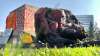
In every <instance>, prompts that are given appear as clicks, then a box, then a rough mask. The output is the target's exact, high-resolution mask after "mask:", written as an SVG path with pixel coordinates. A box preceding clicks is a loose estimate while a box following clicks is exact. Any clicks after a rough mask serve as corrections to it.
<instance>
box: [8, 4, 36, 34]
mask: <svg viewBox="0 0 100 56" xmlns="http://www.w3.org/2000/svg"><path fill="white" fill-rule="evenodd" d="M36 10H37V8H36V7H33V6H31V5H26V4H24V5H23V6H21V7H19V8H17V9H15V10H13V11H12V12H10V13H9V15H8V16H7V19H6V29H9V28H13V29H14V30H16V31H18V32H20V31H24V32H27V33H30V34H32V35H34V34H35V27H34V26H35V24H34V23H35V22H34V19H35V18H34V14H35V12H36Z"/></svg>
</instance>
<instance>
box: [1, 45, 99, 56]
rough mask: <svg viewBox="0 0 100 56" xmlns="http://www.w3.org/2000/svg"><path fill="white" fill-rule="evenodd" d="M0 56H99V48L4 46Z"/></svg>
mask: <svg viewBox="0 0 100 56" xmlns="http://www.w3.org/2000/svg"><path fill="white" fill-rule="evenodd" d="M0 56H100V47H96V46H95V47H76V48H70V47H65V48H40V49H37V48H34V49H33V48H26V49H24V48H20V47H17V48H15V47H12V46H10V45H8V46H6V47H5V48H4V49H1V50H0Z"/></svg>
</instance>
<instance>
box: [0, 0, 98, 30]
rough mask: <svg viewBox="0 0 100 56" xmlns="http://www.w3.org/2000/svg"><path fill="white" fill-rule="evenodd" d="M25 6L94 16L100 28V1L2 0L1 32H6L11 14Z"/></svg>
mask: <svg viewBox="0 0 100 56" xmlns="http://www.w3.org/2000/svg"><path fill="white" fill-rule="evenodd" d="M23 4H29V5H32V6H35V7H37V8H40V7H50V8H64V9H68V10H70V11H72V13H73V14H75V15H93V16H94V20H95V22H97V24H98V27H99V28H100V16H99V15H100V0H0V31H4V30H5V25H6V22H5V21H6V17H7V16H8V14H9V12H11V11H12V10H14V9H16V8H18V7H20V6H22V5H23Z"/></svg>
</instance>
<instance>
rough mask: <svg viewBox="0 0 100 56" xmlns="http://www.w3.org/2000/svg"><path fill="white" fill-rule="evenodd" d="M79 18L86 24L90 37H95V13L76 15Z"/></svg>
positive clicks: (85, 27)
mask: <svg viewBox="0 0 100 56" xmlns="http://www.w3.org/2000/svg"><path fill="white" fill-rule="evenodd" d="M76 17H77V19H78V20H79V21H80V23H81V24H82V25H83V26H84V29H85V31H86V32H87V33H89V36H90V37H93V29H94V18H93V15H76Z"/></svg>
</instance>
